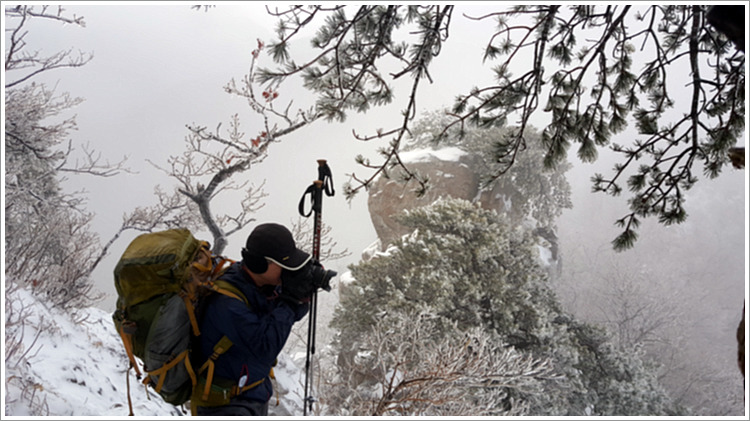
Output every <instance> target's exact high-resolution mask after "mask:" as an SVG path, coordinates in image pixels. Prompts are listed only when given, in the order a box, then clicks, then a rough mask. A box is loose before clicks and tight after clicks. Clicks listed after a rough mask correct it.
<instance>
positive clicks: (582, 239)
mask: <svg viewBox="0 0 750 421" xmlns="http://www.w3.org/2000/svg"><path fill="white" fill-rule="evenodd" d="M463 7H464V9H470V8H471V7H472V6H463ZM475 7H480V6H475ZM65 8H66V10H67V11H68V12H69V13H71V14H76V15H79V16H84V17H85V21H86V24H87V25H86V27H85V28H78V27H73V26H65V27H63V26H62V25H61V24H59V23H54V22H52V23H50V22H47V23H33V22H32V23H33V24H32V25H30V28H29V29H30V32H29V35H28V39H27V42H28V43H29V44H30V45H34V46H35V48H43V51H48V52H54V51H59V50H66V49H69V48H74V50H81V51H84V52H93V54H94V57H93V60H92V61H91V62H90V63H88V64H86V65H85V66H83V67H82V68H78V69H64V70H59V71H56V72H52V73H49V74H47V75H46V76H44V77H43V78H40V79H38V81H39V82H44V83H47V84H48V85H49V86H55V87H56V90H57V91H58V92H70V93H71V95H72V96H77V97H82V98H84V99H85V102H84V103H82V104H81V105H79V106H77V107H76V108H75V109H74V110H73V111H74V112H75V114H76V116H77V124H78V131H77V132H75V133H74V134H73V140H74V143H75V144H78V145H81V144H89V145H90V146H91V148H93V149H96V150H97V151H100V152H101V154H102V157H103V158H104V159H108V160H110V161H112V162H116V161H119V160H120V159H121V158H122V157H123V156H127V158H128V160H127V166H128V167H129V168H130V169H131V171H132V172H131V173H128V174H121V175H118V176H115V177H111V178H105V179H95V178H91V177H86V176H70V178H69V179H68V180H67V181H66V186H67V187H69V188H70V189H75V190H85V191H86V194H87V196H88V197H89V201H88V203H87V208H88V210H90V211H91V212H93V213H95V215H96V216H95V219H94V221H93V225H92V228H93V229H94V231H96V232H97V233H99V235H100V236H101V239H102V241H103V242H106V241H107V240H108V239H109V238H110V237H111V236H112V235H113V234H114V233H115V232H116V231H117V230H118V229H119V227H120V224H121V221H122V216H123V214H125V213H127V212H130V211H132V210H133V209H134V208H135V207H136V206H143V205H148V204H151V203H154V202H155V197H154V195H153V190H154V187H155V185H157V184H158V185H161V186H162V187H164V188H165V189H166V190H168V189H171V187H172V186H173V184H172V183H173V181H172V180H170V179H169V178H168V177H167V176H166V175H165V174H164V173H163V172H161V171H159V170H158V169H156V168H154V166H153V165H151V164H149V161H150V162H152V163H155V164H156V165H166V162H167V159H168V157H169V156H171V155H177V154H179V153H181V152H182V151H183V148H184V147H183V142H184V138H185V136H186V135H187V129H186V128H185V125H186V124H197V125H205V126H208V127H209V128H214V127H216V125H217V124H218V123H220V122H224V123H225V125H226V122H227V121H228V120H229V118H230V116H231V115H233V114H235V113H239V115H240V117H241V118H244V120H243V124H244V126H243V127H244V128H245V131H247V132H253V131H254V130H255V129H254V128H253V124H255V125H258V122H257V121H254V120H253V118H254V117H253V115H252V114H251V113H250V112H249V110H247V104H246V103H245V102H244V101H242V100H239V99H237V98H233V97H231V96H230V95H228V94H226V93H225V92H224V91H223V89H222V88H223V86H224V85H226V84H227V82H229V81H230V79H232V78H235V79H240V78H242V77H243V76H244V75H245V74H246V72H247V70H248V67H249V64H250V52H251V51H252V50H253V49H254V48H255V46H256V44H257V39H259V38H260V39H268V38H269V37H270V36H271V34H272V32H271V30H272V23H273V22H272V20H271V18H270V17H267V16H265V10H264V8H263V6H262V5H259V4H255V3H252V4H251V3H240V4H238V3H228V4H220V5H219V6H217V7H215V8H212V9H209V10H207V11H203V10H201V11H196V10H193V9H191V8H190V7H189V5H186V4H176V5H173V4H171V3H170V5H159V6H136V5H114V6H109V5H107V6H105V5H96V6H88V5H87V6H78V5H68V6H65ZM457 8H458V10H457V13H454V20H455V21H456V24H457V26H456V27H455V28H454V29H453V31H452V33H451V39H449V42H448V43H447V44H446V45H445V50H444V52H443V53H441V56H440V57H438V58H437V59H436V61H435V68H434V69H433V73H432V74H431V75H432V77H433V79H434V84H433V87H431V88H429V89H426V90H425V92H424V93H423V94H422V96H420V98H419V104H418V105H419V108H420V109H422V110H424V111H431V110H434V109H438V108H441V107H443V106H448V105H450V104H451V102H452V100H453V98H454V97H455V95H456V94H458V93H460V92H462V91H466V90H468V89H469V88H471V87H472V86H474V85H478V84H481V82H482V81H483V80H489V79H488V77H489V75H488V73H489V72H488V71H486V69H483V68H482V66H481V51H482V49H483V46H484V42H485V41H486V40H485V39H484V38H480V39H478V40H476V41H473V40H472V39H471V38H470V37H469V34H470V31H471V30H472V29H476V28H475V27H476V26H477V24H476V23H471V22H468V21H467V20H465V19H460V18H459V15H460V13H461V12H462V10H461V8H460V7H457ZM476 14H478V13H476ZM476 33H481V32H480V31H477V32H476ZM469 53H475V54H473V55H474V56H476V63H474V64H476V66H473V65H472V63H473V62H471V61H470V60H472V59H473V58H472V55H471V54H469ZM263 60H264V61H263V62H262V63H261V64H262V65H268V66H270V65H271V60H270V58H269V57H267V56H266V57H265V58H264V59H263ZM456 64H458V66H456ZM285 89H288V88H285ZM297 89H299V88H298V87H297ZM287 98H294V99H295V106H299V107H304V106H305V104H308V105H309V104H311V103H312V102H311V98H310V95H309V94H307V93H304V92H303V91H301V90H294V91H293V90H292V89H289V90H283V91H281V92H280V100H283V99H287ZM402 101H403V100H402ZM402 101H399V100H398V99H397V100H396V101H395V103H394V104H392V105H390V106H388V107H382V108H378V109H374V110H372V111H370V112H368V113H367V114H366V115H350V116H349V118H348V119H347V120H346V121H345V122H344V123H325V122H322V121H319V122H316V123H314V124H313V125H312V126H310V127H307V128H305V129H303V130H302V131H301V132H300V133H296V134H294V135H292V136H289V137H286V138H284V139H283V140H282V141H281V142H280V143H277V144H274V145H272V146H271V147H270V148H269V155H268V157H267V158H266V159H265V160H264V161H263V162H262V163H260V164H258V165H256V166H255V167H254V168H252V169H251V170H250V171H249V172H247V173H245V174H246V175H245V176H246V177H249V179H250V180H251V182H252V183H253V184H255V185H260V184H261V183H262V182H263V181H264V180H265V181H266V184H265V191H266V193H268V197H267V198H266V199H265V206H264V207H263V208H262V209H261V210H260V211H259V212H258V213H257V215H255V217H256V218H257V220H258V222H264V221H275V222H280V223H283V224H286V225H290V224H291V223H292V222H294V221H296V220H297V202H298V201H299V199H300V197H301V195H302V193H303V192H304V190H305V188H306V187H307V186H308V185H309V184H310V183H311V181H312V180H313V179H315V178H316V176H317V164H316V160H317V159H320V158H324V159H327V160H328V162H329V165H330V167H331V169H332V171H333V181H334V183H335V184H334V186H335V188H336V190H337V195H336V196H334V197H333V198H328V197H327V198H325V199H324V214H323V219H324V223H326V224H330V226H331V227H332V231H331V235H332V237H333V238H334V239H335V241H337V242H338V244H339V245H340V247H341V248H345V249H348V251H349V252H351V255H350V256H349V257H348V258H346V259H342V260H339V261H336V262H331V263H330V265H328V267H329V268H331V269H334V270H337V271H338V272H339V273H342V272H344V271H346V266H347V265H349V264H351V263H356V262H357V261H359V259H360V253H361V252H362V251H363V250H364V249H365V248H366V247H367V246H369V245H370V244H371V243H372V242H374V241H375V240H376V235H375V231H374V229H373V226H372V223H371V221H370V217H369V214H368V211H367V197H366V193H363V194H360V195H358V196H357V197H355V198H354V199H353V200H352V201H351V202H348V201H347V200H346V199H345V198H344V197H343V195H342V194H341V191H342V190H343V189H342V184H343V182H345V181H346V180H347V178H348V177H347V175H348V174H352V173H356V174H357V175H358V176H365V175H367V170H365V169H363V168H362V167H359V166H357V164H356V163H355V162H354V157H355V156H356V155H357V154H362V155H365V156H367V157H370V158H372V159H373V160H376V159H377V154H376V149H377V148H378V147H382V146H386V143H385V142H387V141H388V140H383V141H382V142H384V143H376V142H371V143H365V142H361V141H357V140H355V139H354V137H353V135H352V132H353V131H356V132H358V133H372V132H374V131H375V130H376V129H377V128H383V127H391V126H393V125H395V124H396V123H397V122H398V121H399V120H400V110H401V109H402V108H403V106H404V103H403V102H402ZM539 123H540V124H541V123H543V122H541V121H540V122H539ZM258 127H260V126H258ZM629 136H633V132H632V131H627V132H625V133H623V134H622V135H620V137H618V139H622V138H625V139H627V138H628V137H629ZM620 143H627V141H626V140H622V141H621V142H620ZM745 144H746V139H743V140H741V141H740V144H739V145H738V146H745ZM614 159H615V157H613V156H612V155H611V154H608V153H606V151H601V156H600V158H599V160H598V161H597V162H595V163H593V164H582V163H581V162H580V161H579V160H578V159H577V158H575V157H574V151H573V152H572V157H571V159H570V160H571V162H572V163H573V164H574V168H573V169H572V170H570V171H569V172H568V178H569V181H570V184H571V186H572V188H573V204H574V206H573V208H572V209H569V210H567V211H566V212H565V213H564V214H563V216H562V217H561V218H560V220H559V223H558V227H559V231H558V236H559V238H560V242H561V253H562V259H563V270H562V273H561V276H560V278H559V279H556V280H555V281H554V282H556V287H557V289H558V291H559V294H560V296H561V298H562V299H563V302H564V303H565V305H566V306H567V308H568V310H570V311H574V312H576V313H578V314H580V315H581V316H582V317H586V318H588V319H591V320H598V321H601V322H606V320H605V319H606V317H605V316H606V308H605V309H604V310H603V309H602V305H601V303H602V302H601V301H597V300H598V299H601V298H602V296H603V295H605V294H606V291H607V289H606V288H605V287H606V286H607V284H608V283H611V282H613V280H614V278H615V275H614V274H617V273H620V274H622V273H623V272H624V273H629V274H631V275H635V274H638V275H639V276H633V279H638V282H639V283H638V286H639V287H640V288H642V289H643V291H646V293H647V295H650V296H652V297H657V298H658V299H659V300H662V303H663V305H664V308H670V309H671V308H672V307H670V305H671V304H675V305H676V306H677V309H676V310H674V313H673V314H675V317H676V318H677V319H680V318H681V321H680V320H678V321H680V323H677V322H675V323H673V324H672V325H670V326H671V327H670V328H669V329H672V330H669V329H667V330H668V331H669V332H670V333H671V334H675V332H674V329H687V327H686V326H688V325H689V329H690V331H686V332H685V335H687V336H689V337H690V340H689V346H687V348H686V349H685V350H684V352H686V353H691V354H695V355H699V356H700V355H702V356H704V357H711V359H715V360H717V361H719V362H720V365H722V364H723V365H732V364H735V363H734V361H733V358H734V355H735V354H733V352H736V342H735V339H734V330H735V329H736V326H737V323H738V322H739V319H740V316H741V312H742V306H743V302H744V300H745V298H746V296H747V291H746V287H745V285H746V284H747V282H746V280H747V279H748V278H747V273H748V267H747V262H746V260H745V256H746V255H747V242H748V236H747V227H746V221H747V175H746V174H747V172H746V171H744V170H743V171H740V170H735V169H732V168H726V169H725V171H724V172H723V173H722V174H721V175H720V176H719V177H718V178H716V179H714V180H705V179H702V180H701V181H700V182H699V183H698V184H697V186H696V187H695V189H693V190H691V191H690V192H689V193H688V198H687V202H686V209H687V212H688V214H689V217H688V220H687V222H685V223H684V224H680V225H676V226H670V227H665V226H663V225H660V224H658V223H656V221H652V220H648V221H645V223H644V224H643V226H642V228H641V229H640V231H639V234H640V239H639V240H638V241H637V243H636V245H635V248H634V249H632V250H629V251H625V252H620V253H617V252H614V251H613V250H612V246H611V244H610V242H611V241H612V240H613V239H614V238H615V236H616V235H617V234H618V232H619V231H618V228H617V227H616V226H615V225H614V222H615V220H616V219H618V218H620V217H622V216H624V215H625V214H626V213H627V204H626V197H620V198H613V197H611V196H606V195H604V194H602V193H596V194H593V193H591V182H590V181H589V179H590V177H591V176H592V175H593V174H594V173H596V172H600V173H605V174H608V173H609V172H610V171H611V168H612V164H613V163H614V162H615V161H614ZM236 206H237V204H236V200H233V198H232V197H231V196H228V197H227V196H224V197H222V198H221V199H220V200H217V201H215V202H213V203H212V207H213V208H214V209H223V208H227V209H231V208H233V207H236ZM137 234H138V233H135V232H129V233H126V234H125V235H123V237H121V238H120V239H119V240H118V242H117V243H115V245H114V246H113V248H112V250H111V253H110V255H109V256H108V257H107V258H106V259H105V260H104V261H103V263H102V264H101V265H100V266H99V267H98V268H97V269H96V270H95V272H94V279H95V285H96V288H97V289H98V290H99V291H101V292H102V293H104V294H105V295H106V297H105V299H104V300H102V301H101V302H100V303H98V305H99V306H100V307H101V308H103V309H105V310H107V311H112V310H114V300H115V291H114V284H113V279H112V270H113V268H114V264H115V263H116V261H117V259H118V258H119V256H120V255H121V253H122V252H123V250H124V249H125V247H126V246H127V244H128V242H129V241H130V239H132V238H133V237H134V236H135V235H137ZM196 234H197V235H198V236H199V237H201V236H202V237H203V238H206V239H210V236H209V235H208V233H207V232H203V233H196ZM246 234H247V233H240V234H236V235H234V236H232V237H230V239H229V246H228V247H227V249H226V253H227V255H228V257H230V258H239V250H240V248H241V246H242V244H243V243H244V240H245V238H246ZM650 288H652V289H650ZM687 321H689V322H690V323H683V322H687ZM665 329H666V328H665ZM675 335H676V334H675ZM735 367H736V366H734V365H732V366H731V368H730V369H729V371H730V372H731V370H734V371H735V372H736V371H737V370H736V368H735ZM737 376H738V377H739V373H737ZM738 387H741V378H738V379H736V384H734V385H729V386H728V388H729V389H730V390H732V389H736V388H738ZM740 390H741V389H740ZM740 404H741V402H740Z"/></svg>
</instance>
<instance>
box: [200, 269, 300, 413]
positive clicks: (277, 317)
mask: <svg viewBox="0 0 750 421" xmlns="http://www.w3.org/2000/svg"><path fill="white" fill-rule="evenodd" d="M219 279H222V280H224V281H227V282H230V283H231V284H232V285H234V286H235V287H237V288H238V289H239V290H240V291H242V293H243V294H244V295H245V297H246V298H247V300H248V302H249V306H246V305H245V303H244V302H243V301H241V300H238V299H236V298H232V297H227V296H225V295H222V294H213V295H212V296H211V297H210V298H209V300H208V302H207V303H206V306H205V309H204V312H203V315H202V319H201V322H200V330H201V335H200V342H199V343H200V351H201V353H202V354H203V355H204V356H209V355H211V354H212V353H213V347H214V345H216V343H218V341H219V339H221V338H222V336H224V335H226V336H227V337H228V338H229V340H231V341H232V343H233V345H232V346H231V347H230V348H229V350H228V351H227V352H225V353H224V354H222V355H220V356H219V357H218V358H217V359H216V362H215V364H216V368H215V372H214V376H217V377H221V378H224V379H231V380H234V381H237V382H239V379H240V378H241V377H242V376H243V375H245V374H247V375H248V378H247V382H246V383H245V384H247V385H249V384H252V383H254V382H256V381H258V380H260V379H262V378H265V379H266V380H265V381H263V383H261V384H260V385H259V386H257V387H255V388H253V389H251V390H248V391H246V392H245V393H243V394H241V395H239V396H237V397H235V398H233V399H232V401H233V403H235V401H238V400H239V401H242V400H253V401H260V402H267V401H268V400H269V399H270V398H271V395H272V393H273V388H272V385H271V380H270V378H268V375H269V372H270V371H271V367H272V366H273V363H274V361H275V360H276V357H277V356H278V354H279V353H280V352H281V349H282V348H283V347H284V344H285V343H286V340H287V338H288V337H289V333H290V332H291V329H292V325H293V324H294V323H295V322H297V321H299V320H300V319H302V318H303V317H304V316H305V314H307V311H308V304H306V303H305V304H300V305H295V304H290V303H288V302H287V301H282V300H280V299H277V297H278V293H279V292H280V287H276V288H275V289H274V288H273V287H268V288H270V290H269V289H261V288H259V287H257V286H256V285H255V283H254V282H253V280H252V279H251V278H250V276H249V275H248V274H247V273H245V271H244V270H243V269H242V263H241V262H237V263H234V264H233V265H231V266H230V267H229V268H228V269H227V271H226V272H225V273H224V275H222V276H221V277H220V278H219Z"/></svg>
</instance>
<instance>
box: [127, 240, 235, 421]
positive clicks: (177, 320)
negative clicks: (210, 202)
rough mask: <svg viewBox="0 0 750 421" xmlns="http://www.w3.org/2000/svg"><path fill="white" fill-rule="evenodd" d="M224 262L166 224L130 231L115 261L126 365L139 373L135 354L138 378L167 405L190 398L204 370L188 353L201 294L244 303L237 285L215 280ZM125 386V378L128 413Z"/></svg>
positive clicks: (183, 401)
mask: <svg viewBox="0 0 750 421" xmlns="http://www.w3.org/2000/svg"><path fill="white" fill-rule="evenodd" d="M227 262H229V260H228V259H224V258H222V257H219V256H214V255H212V254H211V252H210V250H209V245H208V243H207V242H205V241H200V240H197V239H196V238H195V237H193V235H192V233H191V232H190V231H189V230H187V229H171V230H166V231H160V232H153V233H146V234H141V235H139V236H138V237H136V238H135V239H134V240H133V241H132V242H131V243H130V245H128V247H127V249H126V250H125V252H124V253H123V255H122V257H121V258H120V260H119V262H118V263H117V266H116V267H115V270H114V278H115V288H116V289H117V296H118V297H117V309H116V310H115V312H114V314H113V315H112V319H113V320H114V323H115V327H116V328H117V331H118V333H119V334H120V337H121V338H122V342H123V345H124V347H125V351H126V353H127V355H128V358H129V360H130V365H131V367H133V368H134V369H135V372H136V375H137V377H138V378H139V379H140V378H141V372H140V370H139V368H138V364H137V362H136V359H135V357H138V358H140V359H141V361H142V362H143V371H144V372H145V373H146V376H145V379H144V380H143V384H145V385H147V386H149V385H150V386H151V387H153V388H154V390H155V391H156V392H157V393H158V394H159V395H160V396H161V397H162V398H163V399H164V400H165V401H166V402H168V403H171V404H173V405H181V404H183V403H185V402H186V401H188V400H190V398H191V394H192V392H193V387H194V386H195V385H196V384H197V382H198V377H199V374H200V372H201V371H202V370H205V364H204V368H202V369H201V370H194V369H193V363H194V361H191V353H190V351H191V345H192V342H193V339H194V338H195V337H197V336H198V335H200V330H199V329H198V323H197V317H196V309H197V308H198V307H199V305H200V302H201V301H202V298H204V297H205V296H206V295H207V294H210V293H213V292H218V293H222V294H225V295H229V296H231V297H234V298H237V299H240V300H242V301H244V302H245V303H246V304H247V300H246V299H245V297H244V296H243V295H242V293H241V292H240V291H239V290H237V289H236V288H234V287H233V286H232V285H230V284H228V283H226V282H223V281H216V278H217V277H218V276H219V275H221V274H222V273H223V272H224V265H225V264H226V263H227ZM230 346H231V345H230ZM227 348H228V347H227ZM223 351H226V350H223ZM215 354H216V353H215ZM220 354H221V353H219V354H216V355H215V356H212V357H211V360H210V363H209V362H207V364H209V365H210V364H212V363H213V360H215V358H216V357H218V355H220ZM128 371H129V370H128ZM210 371H213V370H210ZM128 378H129V377H128ZM209 384H210V379H209ZM129 389H130V388H129V383H128V403H129V405H130V412H131V415H132V414H133V413H132V412H133V410H132V404H131V402H130V393H129Z"/></svg>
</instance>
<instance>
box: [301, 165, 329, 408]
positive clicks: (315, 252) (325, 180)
mask: <svg viewBox="0 0 750 421" xmlns="http://www.w3.org/2000/svg"><path fill="white" fill-rule="evenodd" d="M323 192H325V194H326V196H333V195H334V193H335V192H334V190H333V176H332V175H331V169H330V168H329V167H328V164H327V163H326V160H325V159H319V160H318V179H317V180H315V181H313V184H312V185H310V187H308V188H307V190H305V193H304V194H303V195H302V199H301V200H300V202H299V213H300V215H302V216H304V217H305V218H307V217H309V216H310V215H311V214H312V213H313V212H314V213H315V219H314V222H313V248H312V258H313V259H314V260H315V261H320V237H321V232H322V229H323ZM308 194H309V195H310V198H311V201H312V207H311V209H310V212H308V213H305V211H304V205H305V203H304V202H305V196H307V195H308ZM317 312H318V291H317V289H316V290H315V292H313V294H312V297H311V298H310V317H309V318H308V325H307V355H306V357H305V397H304V401H303V402H302V406H303V408H304V409H303V411H304V415H305V416H306V415H307V411H308V408H309V410H310V411H312V405H313V403H314V402H315V398H313V396H312V369H311V362H312V358H313V356H314V355H315V325H316V322H317V320H316V319H317Z"/></svg>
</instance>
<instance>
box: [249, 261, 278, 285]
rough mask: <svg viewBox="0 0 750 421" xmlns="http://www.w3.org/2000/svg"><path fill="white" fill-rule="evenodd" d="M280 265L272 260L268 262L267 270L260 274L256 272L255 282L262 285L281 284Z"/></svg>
mask: <svg viewBox="0 0 750 421" xmlns="http://www.w3.org/2000/svg"><path fill="white" fill-rule="evenodd" d="M281 270H282V269H281V266H279V265H277V264H276V263H274V262H268V270H266V271H265V272H263V273H261V274H256V277H257V278H256V280H255V282H256V283H257V284H258V285H259V286H263V285H273V286H278V285H281Z"/></svg>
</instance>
